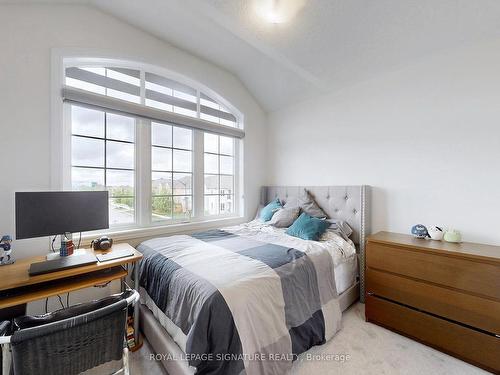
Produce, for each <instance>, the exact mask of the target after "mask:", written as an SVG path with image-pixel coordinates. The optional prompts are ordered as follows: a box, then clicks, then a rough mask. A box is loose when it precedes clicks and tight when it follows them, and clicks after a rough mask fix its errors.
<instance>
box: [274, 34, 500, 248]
mask: <svg viewBox="0 0 500 375" xmlns="http://www.w3.org/2000/svg"><path fill="white" fill-rule="evenodd" d="M269 117H270V118H269V122H270V133H269V134H270V138H269V140H268V145H269V151H268V157H269V160H270V167H269V175H268V181H269V182H270V183H272V184H286V185H330V184H332V185H334V184H367V185H371V186H373V194H372V198H373V205H372V223H373V231H379V230H390V231H396V232H403V233H407V232H408V231H409V229H410V227H411V225H412V224H415V223H423V224H427V225H433V224H434V225H443V226H445V227H448V226H450V227H454V228H457V229H459V230H461V231H462V233H463V236H464V238H465V240H469V241H479V242H485V243H492V244H500V230H499V226H500V168H499V166H500V40H494V41H487V42H485V43H483V44H478V45H475V46H467V47H462V48H460V49H457V50H453V51H448V52H446V53H443V54H440V55H435V56H430V57H428V58H427V59H425V60H422V61H420V62H418V63H415V64H414V65H412V66H408V67H406V68H405V69H403V70H399V71H396V72H392V73H390V74H386V75H384V76H379V77H377V78H376V79H373V80H370V81H368V82H364V83H361V84H358V85H356V86H354V87H350V88H348V89H345V90H341V91H338V92H332V93H330V94H328V95H325V96H323V97H319V98H316V99H314V100H310V101H307V102H303V103H300V104H298V105H295V106H291V107H289V108H285V109H283V110H280V111H278V112H275V113H272V114H271V115H270V116H269Z"/></svg>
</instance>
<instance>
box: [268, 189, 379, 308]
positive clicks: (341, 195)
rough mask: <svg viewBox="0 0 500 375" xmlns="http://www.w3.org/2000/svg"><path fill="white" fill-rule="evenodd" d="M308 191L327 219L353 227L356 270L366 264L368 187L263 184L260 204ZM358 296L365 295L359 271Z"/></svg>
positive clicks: (283, 199) (291, 199)
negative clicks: (356, 260)
mask: <svg viewBox="0 0 500 375" xmlns="http://www.w3.org/2000/svg"><path fill="white" fill-rule="evenodd" d="M304 189H306V190H307V191H309V192H310V193H311V195H312V196H313V197H314V199H315V200H316V202H317V203H318V205H319V206H320V207H321V208H322V209H323V211H325V213H326V214H327V215H328V217H329V218H332V219H340V220H344V221H345V222H347V224H349V226H350V227H351V228H352V230H353V233H352V235H351V239H352V241H353V242H354V243H355V244H356V249H357V251H358V253H359V269H360V270H364V266H365V243H366V236H367V235H368V234H370V187H369V186H367V185H360V186H264V187H262V191H261V198H260V201H261V202H260V203H261V204H263V205H266V204H268V203H269V202H270V201H271V200H272V199H274V198H279V199H280V200H281V201H282V202H289V201H291V202H294V201H297V202H298V199H299V198H300V197H302V196H304ZM360 287H361V290H360V296H361V300H362V301H363V299H364V298H363V296H364V273H363V272H360Z"/></svg>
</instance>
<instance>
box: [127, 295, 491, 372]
mask: <svg viewBox="0 0 500 375" xmlns="http://www.w3.org/2000/svg"><path fill="white" fill-rule="evenodd" d="M342 323H343V328H342V330H341V331H340V332H339V333H338V334H337V335H336V336H335V337H334V338H333V339H332V340H331V341H329V342H328V343H326V344H325V345H322V346H318V347H314V348H312V349H311V350H309V351H308V352H307V354H309V358H307V354H303V355H302V356H301V357H300V360H299V361H297V362H296V363H295V365H294V367H293V371H292V374H293V375H311V374H342V375H345V374H356V375H359V374H407V375H410V374H412V375H413V374H415V375H422V374H432V375H441V374H442V375H445V374H446V375H448V374H453V375H461V374H467V375H475V374H487V372H485V371H483V370H481V369H479V368H477V367H474V366H472V365H469V364H467V363H465V362H462V361H460V360H458V359H456V358H453V357H450V356H448V355H446V354H444V353H441V352H439V351H437V350H434V349H432V348H429V347H427V346H425V345H422V344H419V343H417V342H415V341H413V340H410V339H407V338H406V337H403V336H400V335H398V334H396V333H393V332H391V331H388V330H386V329H384V328H381V327H379V326H376V325H374V324H370V323H366V322H365V320H364V305H363V304H359V303H358V304H356V305H354V306H352V307H351V308H350V309H349V310H348V311H346V312H345V313H344V316H343V318H342ZM150 352H151V348H150V347H149V345H148V344H147V343H145V345H144V347H143V348H142V349H141V350H140V351H138V352H137V353H133V354H132V357H131V374H132V375H136V374H144V375H163V374H166V372H164V371H163V367H162V366H161V364H160V363H155V362H153V361H150V360H149V353H150ZM347 355H348V356H349V357H347ZM311 359H313V360H311Z"/></svg>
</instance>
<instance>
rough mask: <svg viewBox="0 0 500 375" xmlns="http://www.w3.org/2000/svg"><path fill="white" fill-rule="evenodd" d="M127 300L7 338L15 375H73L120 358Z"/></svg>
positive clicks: (19, 332) (29, 329) (28, 329)
mask: <svg viewBox="0 0 500 375" xmlns="http://www.w3.org/2000/svg"><path fill="white" fill-rule="evenodd" d="M126 318H127V301H126V300H125V299H120V300H119V301H117V302H114V303H112V304H110V305H108V306H105V307H102V308H99V309H97V310H94V311H91V312H87V313H85V314H81V315H78V316H75V317H70V318H67V319H64V320H59V321H56V322H52V323H49V324H44V325H41V326H36V327H32V328H27V329H22V330H19V331H16V332H14V334H13V335H12V338H11V347H12V360H13V370H14V374H15V375H32V374H37V375H76V374H80V373H81V372H84V371H86V370H88V369H91V368H93V367H95V366H98V365H100V364H103V363H106V362H109V361H112V360H119V359H121V358H122V355H123V347H124V337H125V323H126Z"/></svg>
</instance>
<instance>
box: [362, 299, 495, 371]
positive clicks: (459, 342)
mask: <svg viewBox="0 0 500 375" xmlns="http://www.w3.org/2000/svg"><path fill="white" fill-rule="evenodd" d="M366 319H367V320H368V321H370V322H373V323H377V324H380V325H382V326H385V327H388V328H389V329H392V330H394V331H397V332H399V333H402V334H404V335H406V336H409V337H411V338H414V339H416V340H419V341H421V342H423V343H424V344H427V345H429V346H432V347H435V348H437V349H440V350H442V351H444V352H447V353H449V354H451V355H454V356H456V357H459V358H462V359H465V360H467V361H469V362H471V363H473V364H475V365H477V366H480V367H483V368H486V369H487V370H489V371H493V372H494V373H498V372H499V371H500V339H499V338H498V337H494V336H490V335H487V334H484V333H481V332H478V331H474V330H472V329H469V328H466V327H463V326H461V325H458V324H453V323H450V322H448V321H446V320H443V319H440V318H436V317H433V316H431V315H428V314H425V313H422V312H419V311H416V310H413V309H409V308H406V307H404V306H401V305H398V304H396V303H392V302H388V301H385V300H382V299H380V298H377V297H374V296H370V295H368V296H367V297H366Z"/></svg>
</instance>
